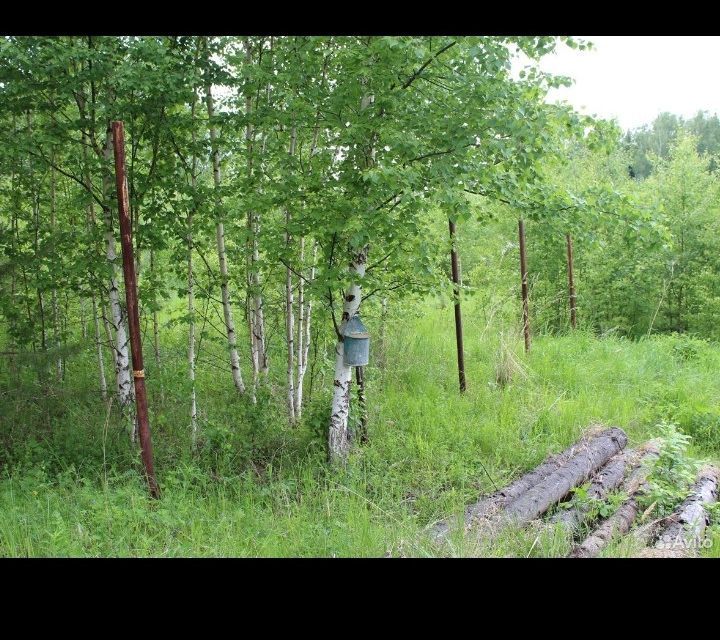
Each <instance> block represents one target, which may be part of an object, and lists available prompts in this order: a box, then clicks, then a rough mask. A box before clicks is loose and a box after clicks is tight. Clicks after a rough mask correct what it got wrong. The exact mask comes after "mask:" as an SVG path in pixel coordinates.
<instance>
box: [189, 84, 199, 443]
mask: <svg viewBox="0 0 720 640" xmlns="http://www.w3.org/2000/svg"><path fill="white" fill-rule="evenodd" d="M196 104H197V92H196V91H193V101H192V105H191V107H190V113H191V117H192V119H193V123H194V121H195V105H196ZM196 141H197V134H196V129H195V126H193V128H192V142H193V155H192V164H191V165H190V187H191V189H192V194H193V197H195V196H196V195H197V161H198V159H197V154H196V153H195V151H194V149H195V143H196ZM194 206H195V205H193V206H192V208H191V209H190V210H189V211H188V215H187V249H188V253H187V267H188V269H187V274H188V319H189V323H190V326H189V328H188V365H189V371H188V375H189V378H190V430H191V433H192V448H193V450H195V449H197V442H198V435H199V434H198V422H197V395H196V392H195V280H194V276H193V263H192V252H193V226H192V225H193V213H194Z"/></svg>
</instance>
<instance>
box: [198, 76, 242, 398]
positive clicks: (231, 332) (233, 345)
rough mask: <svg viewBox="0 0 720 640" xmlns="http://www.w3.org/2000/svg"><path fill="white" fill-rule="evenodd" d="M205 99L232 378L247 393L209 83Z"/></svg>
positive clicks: (221, 284)
mask: <svg viewBox="0 0 720 640" xmlns="http://www.w3.org/2000/svg"><path fill="white" fill-rule="evenodd" d="M205 99H206V103H207V113H208V119H209V121H210V125H209V128H210V144H211V148H212V150H211V154H212V166H213V184H214V186H215V206H216V208H217V215H218V222H217V225H216V227H215V237H216V243H217V253H218V261H219V263H220V292H221V297H222V307H223V317H224V319H225V328H226V331H227V339H228V348H229V350H230V366H231V368H232V378H233V383H234V384H235V388H236V389H237V390H238V392H239V393H245V383H244V382H243V379H242V372H241V371H240V357H239V356H238V350H237V337H236V334H235V323H234V322H233V317H232V308H231V306H230V291H229V287H228V282H229V275H228V263H227V255H226V252H225V226H224V224H223V222H222V217H221V215H220V212H221V207H222V195H221V194H220V187H221V183H222V181H221V177H220V150H219V148H218V144H217V130H216V129H215V125H214V124H213V122H212V121H213V118H214V116H215V107H214V104H213V97H212V88H211V85H210V84H209V83H208V85H207V86H206V89H205Z"/></svg>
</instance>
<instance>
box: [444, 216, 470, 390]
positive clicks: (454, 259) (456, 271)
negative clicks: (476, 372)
mask: <svg viewBox="0 0 720 640" xmlns="http://www.w3.org/2000/svg"><path fill="white" fill-rule="evenodd" d="M448 224H449V225H450V264H451V266H452V281H453V294H454V297H455V341H456V343H457V361H458V378H459V380H460V391H461V392H462V391H465V389H466V388H467V385H466V383H465V351H464V349H463V327H462V313H461V312H460V268H459V267H458V254H457V247H456V246H455V223H454V222H453V221H452V220H448Z"/></svg>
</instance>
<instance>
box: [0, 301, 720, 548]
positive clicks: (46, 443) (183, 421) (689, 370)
mask: <svg viewBox="0 0 720 640" xmlns="http://www.w3.org/2000/svg"><path fill="white" fill-rule="evenodd" d="M483 309H484V307H483V305H482V301H481V300H479V299H476V298H469V299H468V300H467V301H466V302H465V304H464V307H463V311H464V314H465V332H466V335H465V339H466V363H467V380H468V390H467V392H466V393H464V394H462V395H461V394H460V393H459V392H458V383H457V370H456V363H455V351H454V348H455V346H454V345H455V342H454V334H453V331H454V329H453V317H452V308H451V307H448V306H444V305H443V304H442V303H441V302H436V301H433V300H430V301H425V302H423V303H421V304H420V305H419V306H418V307H417V313H416V314H415V315H412V314H410V315H408V314H407V312H406V310H405V309H403V313H402V314H400V313H399V310H396V313H395V314H394V317H393V318H391V319H390V321H389V323H388V328H387V331H388V339H387V344H388V349H387V353H386V354H385V360H386V363H387V365H386V368H385V370H379V369H378V368H376V367H372V366H371V367H369V368H368V371H367V385H368V390H367V395H368V398H369V404H370V442H369V444H367V445H365V446H362V447H358V448H357V449H356V451H355V453H354V454H353V456H352V459H351V461H350V463H349V465H348V467H347V468H346V469H344V470H329V469H328V468H327V467H326V465H325V462H324V459H325V450H324V429H325V425H326V423H327V411H328V407H329V396H328V394H329V390H328V386H329V385H328V384H327V379H328V378H329V377H330V376H331V366H332V363H331V361H330V360H329V359H327V358H326V359H324V360H323V359H321V360H320V361H319V364H318V367H317V368H316V372H315V375H316V379H315V383H314V390H313V395H312V398H311V400H310V403H309V405H308V407H307V410H306V413H305V416H304V420H303V423H302V424H301V425H300V426H298V427H297V428H294V429H291V428H290V427H288V426H287V424H286V420H285V412H284V411H285V410H284V405H283V393H282V389H281V386H280V385H281V383H282V378H281V377H280V378H278V379H272V380H270V382H269V384H268V387H267V388H266V389H265V390H264V391H263V392H262V393H261V394H260V397H259V399H258V405H257V406H253V405H251V404H250V403H249V402H248V401H247V400H245V399H242V398H238V397H237V395H236V394H235V392H234V390H233V388H232V383H231V381H230V377H229V375H228V374H227V372H223V373H222V374H221V373H220V372H219V370H218V369H217V368H216V367H222V366H224V364H223V363H224V361H223V350H222V345H221V343H220V342H219V341H218V342H217V343H213V342H212V341H210V342H209V343H208V345H206V347H205V348H204V349H205V350H204V352H203V357H204V358H206V360H205V361H204V364H203V365H202V366H200V367H199V375H198V399H199V404H200V408H201V425H202V430H203V441H202V448H201V451H200V453H199V454H197V455H196V456H192V455H191V453H190V433H189V418H188V415H187V411H188V406H187V394H188V386H187V380H186V369H185V361H184V345H185V334H184V328H183V327H182V325H177V326H170V327H165V326H164V327H163V334H162V335H163V366H162V369H161V370H158V369H157V368H155V367H154V366H153V364H152V362H150V363H149V364H148V367H147V370H148V376H147V383H148V385H149V391H150V407H151V426H152V429H153V438H154V445H155V453H156V468H157V472H158V476H159V479H160V484H161V488H162V498H161V499H160V500H158V501H151V500H150V499H148V497H147V495H146V489H145V486H144V483H143V479H142V476H141V474H140V469H141V467H140V464H139V459H138V456H137V453H136V452H135V450H134V449H133V448H132V447H131V446H130V445H129V442H128V438H127V425H126V421H125V420H124V419H123V418H122V417H121V416H120V415H119V413H118V412H117V408H116V407H113V406H110V407H107V406H106V405H104V404H103V403H102V402H101V401H100V399H99V397H98V394H97V393H96V392H95V391H94V389H95V388H96V380H95V377H96V374H95V361H94V359H93V354H92V352H91V350H88V352H87V353H83V354H82V355H80V356H76V357H75V358H73V359H71V360H69V362H68V371H67V378H66V380H65V381H64V383H63V384H62V385H57V384H52V383H48V384H41V383H38V382H37V379H36V377H35V376H34V375H33V374H32V372H27V371H26V372H24V373H23V372H22V371H21V372H20V373H19V374H16V375H15V377H14V378H13V377H12V376H11V374H10V372H9V371H8V370H4V371H2V372H0V379H1V380H2V388H1V389H0V391H1V392H2V402H0V421H1V424H0V438H2V440H1V441H0V442H1V443H2V444H1V446H2V448H1V449H0V462H1V464H2V466H1V467H0V474H2V475H1V478H0V555H2V556H384V555H391V556H431V555H438V554H443V555H447V554H450V555H500V556H504V555H518V556H528V555H531V556H535V555H541V556H542V555H549V556H554V555H564V553H566V552H567V550H568V549H569V541H568V540H566V539H564V538H562V536H559V535H555V534H554V533H552V532H548V530H546V529H543V530H541V531H540V530H535V529H533V528H532V527H531V528H530V529H527V530H523V531H516V532H506V533H504V534H503V535H502V536H501V537H499V538H498V539H495V540H492V541H489V542H486V543H483V544H482V545H478V544H473V543H472V542H471V541H468V540H460V539H458V538H457V537H455V538H453V540H452V541H451V544H450V545H449V546H448V547H444V548H442V549H440V548H436V547H434V546H433V545H432V544H430V542H429V541H428V540H427V539H426V537H425V536H424V534H423V530H424V528H425V527H426V526H427V525H429V524H430V523H432V522H434V521H435V520H437V519H439V518H442V517H445V516H447V515H449V514H452V513H460V512H461V511H462V509H463V508H464V506H465V505H466V504H467V503H469V502H471V501H474V500H476V499H477V497H478V496H479V495H480V494H482V493H486V492H489V491H492V490H493V489H494V488H495V487H499V486H502V485H504V484H506V483H507V482H508V481H509V480H510V479H512V478H513V477H516V476H517V475H518V474H520V473H522V472H523V471H525V470H527V469H529V468H531V467H533V466H534V465H536V464H538V463H539V462H541V461H542V459H543V458H544V457H545V456H546V455H548V454H549V453H551V452H556V451H558V450H560V449H562V448H564V447H566V446H568V445H569V444H570V443H572V442H573V441H574V440H576V439H577V438H578V437H579V436H580V434H581V433H582V431H583V430H584V429H585V428H587V427H588V426H589V425H590V424H593V423H602V424H606V425H617V426H620V427H622V428H623V429H625V430H626V431H627V433H628V436H629V438H630V443H631V445H632V444H638V443H640V442H642V441H644V440H646V439H647V438H649V437H652V436H653V435H655V430H654V429H655V425H656V424H657V423H658V422H659V421H660V420H663V419H670V420H675V421H676V422H678V424H679V425H680V428H681V429H682V430H684V431H686V432H688V433H690V434H691V435H693V436H694V437H695V441H694V442H695V448H694V453H695V454H696V455H698V456H700V457H706V458H709V459H717V457H718V455H720V438H719V437H718V429H720V377H718V376H717V374H716V372H717V371H718V370H719V368H720V349H719V348H718V347H717V345H715V344H711V343H708V342H705V341H702V340H696V339H690V338H686V337H678V336H663V337H656V336H653V337H651V338H648V339H645V340H641V341H639V342H632V341H629V340H623V339H620V338H616V337H611V336H610V337H605V338H602V339H601V338H598V337H595V336H593V335H590V334H588V333H584V332H582V331H578V332H575V333H573V334H568V335H560V336H547V337H543V336H537V337H535V338H534V340H533V346H532V349H531V352H530V353H529V354H528V355H525V354H524V353H523V351H522V343H521V341H520V340H519V336H517V332H513V331H514V329H515V328H514V327H510V333H508V326H507V325H506V326H504V327H500V328H501V329H503V330H504V331H505V336H506V339H505V346H504V348H505V349H510V350H511V351H512V353H513V355H514V357H515V359H516V360H517V361H518V362H519V363H520V366H521V370H518V371H516V372H515V375H514V377H513V378H512V379H511V381H510V382H509V383H508V384H506V385H504V386H503V385H501V384H498V383H497V381H496V367H497V365H498V358H499V357H500V356H499V350H500V348H501V344H500V340H499V337H498V335H499V328H498V325H497V324H489V322H493V323H495V322H496V320H494V319H490V320H488V316H487V314H486V313H484V312H483ZM400 317H402V319H403V320H402V322H400V321H399V318H400ZM508 335H509V336H510V337H509V338H508V337H507V336H508ZM148 359H149V358H148ZM276 360H277V361H279V356H278V358H276ZM211 363H213V364H211ZM323 373H324V374H325V376H326V380H325V383H324V384H323V382H322V374H323ZM108 379H109V380H110V379H111V378H110V377H109V378H108ZM161 387H162V389H161ZM161 390H162V393H161ZM716 427H717V428H716ZM715 540H716V542H715V545H714V547H713V549H714V551H712V550H711V553H715V555H717V548H718V543H717V534H715ZM616 553H617V554H618V555H622V554H623V551H622V548H619V547H618V549H617V550H616Z"/></svg>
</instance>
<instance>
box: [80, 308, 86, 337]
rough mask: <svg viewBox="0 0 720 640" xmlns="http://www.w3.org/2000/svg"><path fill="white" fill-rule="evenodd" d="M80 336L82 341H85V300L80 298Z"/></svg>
mask: <svg viewBox="0 0 720 640" xmlns="http://www.w3.org/2000/svg"><path fill="white" fill-rule="evenodd" d="M80 335H81V336H82V339H83V340H87V309H86V308H85V298H80Z"/></svg>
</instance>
